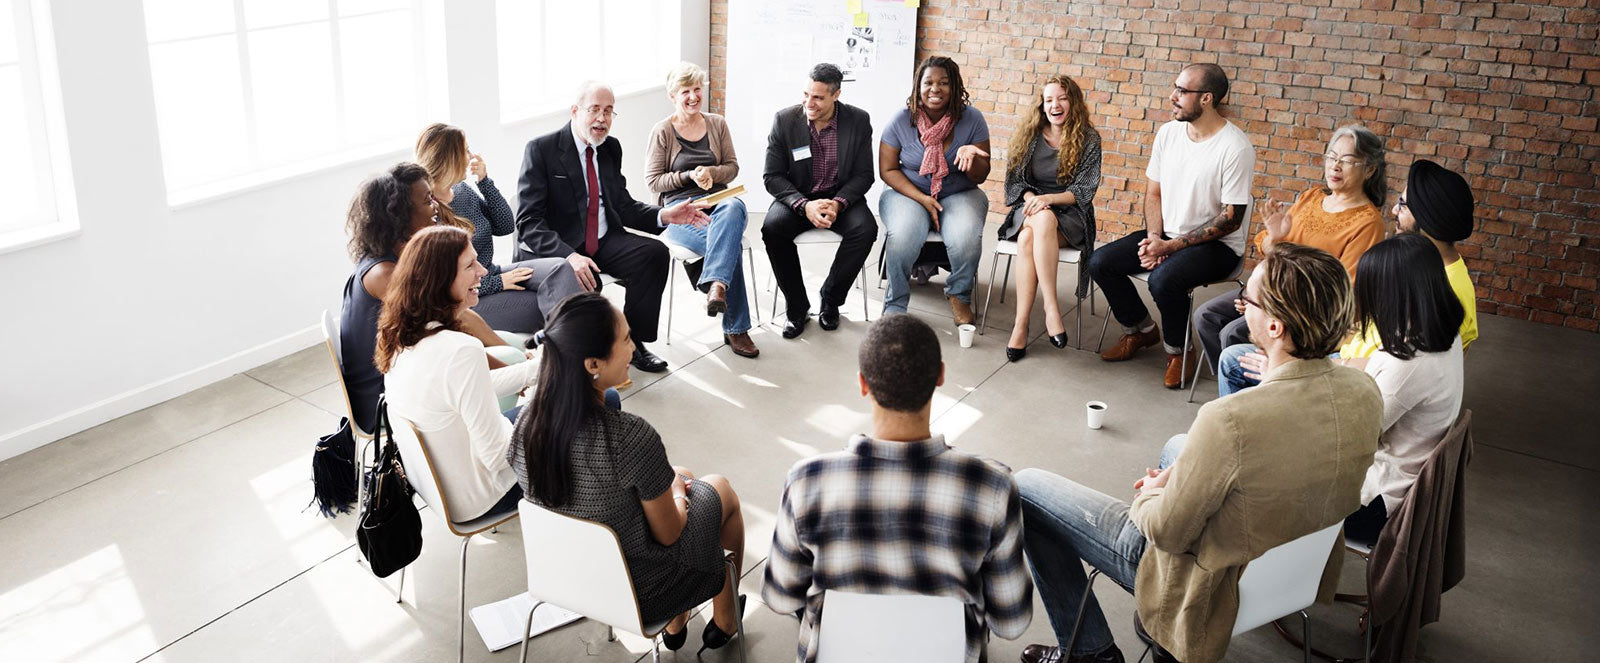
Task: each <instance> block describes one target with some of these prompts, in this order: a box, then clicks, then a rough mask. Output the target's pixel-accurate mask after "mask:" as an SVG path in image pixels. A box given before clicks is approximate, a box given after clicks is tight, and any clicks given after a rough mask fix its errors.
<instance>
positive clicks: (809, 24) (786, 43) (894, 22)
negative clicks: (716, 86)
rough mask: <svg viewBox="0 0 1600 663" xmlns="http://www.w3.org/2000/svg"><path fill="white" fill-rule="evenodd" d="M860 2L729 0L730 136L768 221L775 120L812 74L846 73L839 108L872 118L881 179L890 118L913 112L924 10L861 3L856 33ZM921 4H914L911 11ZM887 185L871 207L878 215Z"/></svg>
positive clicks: (877, 1) (873, 194) (749, 198)
mask: <svg viewBox="0 0 1600 663" xmlns="http://www.w3.org/2000/svg"><path fill="white" fill-rule="evenodd" d="M856 4H857V3H856V1H855V0H789V1H787V2H774V1H773V0H729V2H728V51H727V62H728V80H727V83H726V85H725V87H726V90H725V91H724V93H723V94H724V100H725V104H724V106H725V108H726V110H727V119H728V130H729V131H730V132H731V133H732V134H733V146H734V149H735V150H736V151H737V153H738V156H739V165H740V167H739V181H740V183H742V184H744V185H745V189H746V191H748V193H746V194H745V195H744V196H742V197H743V198H744V201H745V205H746V207H748V208H749V209H750V211H751V212H759V213H765V212H766V210H767V207H769V206H770V205H772V196H770V195H768V194H767V188H766V186H765V185H764V184H762V182H761V173H762V170H763V169H764V167H765V164H766V155H767V134H768V133H769V132H771V131H772V116H773V115H774V114H775V113H777V112H778V111H779V110H782V109H784V108H787V107H789V106H793V105H795V104H797V103H800V100H801V95H802V92H803V90H804V89H805V86H806V84H807V83H809V82H810V80H811V79H810V78H809V75H810V73H811V67H812V66H814V65H816V64H817V63H820V62H831V63H833V64H835V65H838V67H839V68H840V69H842V70H844V72H845V83H844V88H843V90H842V91H841V92H840V94H839V101H842V102H844V103H847V104H850V105H852V106H855V107H857V108H860V109H862V110H865V111H867V112H868V113H871V114H872V131H873V137H872V148H871V149H870V150H868V151H869V152H870V153H871V155H870V156H871V158H872V160H873V162H874V166H873V172H874V173H876V172H877V166H876V162H877V156H878V140H879V138H881V137H882V135H883V126H884V125H885V124H886V123H888V121H889V118H891V117H893V116H894V114H895V113H896V112H898V111H899V110H900V109H901V108H904V107H905V105H906V97H907V96H908V95H910V94H911V72H912V70H913V69H914V67H915V66H916V63H915V61H914V58H915V57H916V53H915V48H916V39H917V10H916V8H915V7H911V6H908V3H907V2H906V1H905V0H861V1H860V7H861V11H862V12H863V13H865V14H866V23H867V26H866V29H865V30H863V29H861V28H859V27H857V26H856V22H857V21H856V20H855V16H854V15H852V14H851V10H852V9H854V8H855V6H856ZM910 4H915V3H910ZM882 186H883V185H882V183H881V182H877V183H875V184H874V185H873V187H872V191H870V192H868V194H867V203H868V204H869V205H871V206H872V207H873V209H876V208H877V203H878V193H879V192H880V191H881V189H882Z"/></svg>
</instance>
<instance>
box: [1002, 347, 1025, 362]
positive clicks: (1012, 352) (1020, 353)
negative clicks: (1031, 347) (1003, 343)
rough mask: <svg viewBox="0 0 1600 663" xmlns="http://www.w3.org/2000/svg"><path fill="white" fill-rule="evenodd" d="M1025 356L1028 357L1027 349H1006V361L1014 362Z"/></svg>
mask: <svg viewBox="0 0 1600 663" xmlns="http://www.w3.org/2000/svg"><path fill="white" fill-rule="evenodd" d="M1026 356H1028V349H1027V348H1013V347H1007V348H1006V361H1010V362H1015V361H1018V360H1020V359H1022V358H1023V357H1026Z"/></svg>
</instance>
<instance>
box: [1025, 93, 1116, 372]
mask: <svg viewBox="0 0 1600 663" xmlns="http://www.w3.org/2000/svg"><path fill="white" fill-rule="evenodd" d="M1040 96H1041V102H1040V103H1038V104H1035V105H1034V106H1032V107H1030V109H1029V110H1027V111H1024V112H1023V114H1022V117H1021V118H1018V120H1017V129H1016V131H1015V132H1014V133H1013V134H1012V135H1011V144H1010V147H1009V149H1007V156H1008V157H1009V158H1010V160H1011V163H1010V164H1009V167H1008V168H1006V204H1007V205H1009V206H1010V207H1011V211H1010V213H1008V214H1007V215H1006V222H1005V224H1004V225H1003V226H1001V227H1000V239H1009V240H1015V241H1016V242H1017V257H1016V259H1015V260H1014V261H1013V263H1012V264H1013V268H1014V269H1015V270H1016V282H1017V319H1016V322H1015V324H1014V325H1013V326H1012V328H1011V339H1010V340H1009V341H1007V342H1006V359H1008V360H1010V361H1017V360H1018V359H1021V358H1022V357H1023V355H1024V354H1026V353H1027V346H1028V316H1029V315H1030V314H1032V313H1033V296H1034V292H1035V291H1037V292H1038V293H1039V294H1040V295H1041V296H1042V298H1043V299H1044V328H1045V332H1046V333H1048V334H1049V335H1050V344H1051V345H1054V346H1056V347H1058V348H1064V347H1067V330H1066V326H1065V325H1063V324H1062V321H1061V305H1060V303H1059V302H1057V301H1056V266H1057V265H1058V264H1059V262H1058V261H1059V256H1060V251H1059V249H1060V248H1061V247H1067V248H1073V249H1078V250H1080V251H1082V252H1083V255H1082V256H1081V258H1080V259H1079V261H1078V267H1079V269H1078V298H1079V299H1082V298H1083V296H1084V294H1085V287H1086V286H1087V284H1088V283H1089V279H1088V278H1087V277H1086V275H1085V273H1084V271H1083V266H1085V265H1088V264H1089V252H1090V250H1091V249H1092V248H1093V247H1094V232H1095V228H1094V194H1095V190H1096V189H1099V188H1100V133H1099V132H1097V131H1095V128H1094V125H1092V124H1090V123H1089V109H1088V107H1087V106H1086V105H1085V104H1084V101H1083V90H1081V89H1079V87H1078V84H1077V83H1076V82H1074V81H1073V80H1072V79H1071V78H1068V77H1066V76H1052V77H1050V78H1048V79H1046V80H1045V82H1044V85H1043V86H1042V88H1041V90H1040Z"/></svg>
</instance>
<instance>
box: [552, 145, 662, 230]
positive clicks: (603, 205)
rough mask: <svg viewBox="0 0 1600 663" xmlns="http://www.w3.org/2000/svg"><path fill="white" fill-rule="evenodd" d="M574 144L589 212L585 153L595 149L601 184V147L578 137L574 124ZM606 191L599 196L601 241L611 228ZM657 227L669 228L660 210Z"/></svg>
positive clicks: (595, 175) (587, 173) (595, 171)
mask: <svg viewBox="0 0 1600 663" xmlns="http://www.w3.org/2000/svg"><path fill="white" fill-rule="evenodd" d="M572 144H573V145H575V146H577V148H578V167H579V168H581V169H583V172H582V174H581V175H580V176H579V179H581V180H582V181H583V195H584V196H585V198H584V205H585V208H584V209H585V212H587V211H588V207H587V205H588V204H589V203H588V197H587V196H588V195H589V163H588V158H587V157H586V156H585V155H584V152H585V151H586V150H588V149H589V148H591V147H593V148H594V179H595V182H596V183H599V182H600V146H599V145H594V144H592V143H590V142H589V139H587V138H584V137H583V136H580V135H578V126H577V125H576V124H574V125H573V127H572ZM605 191H606V188H605V187H604V186H601V187H600V195H599V196H598V200H599V201H600V213H599V214H598V215H597V216H599V218H600V223H599V225H600V231H599V232H598V233H597V234H596V235H595V238H596V239H599V238H601V237H605V236H606V229H607V228H609V226H607V225H606V193H605ZM656 225H658V226H661V227H662V228H665V227H667V224H666V222H664V221H662V220H661V212H660V211H659V210H658V211H657V212H656ZM580 248H581V247H580Z"/></svg>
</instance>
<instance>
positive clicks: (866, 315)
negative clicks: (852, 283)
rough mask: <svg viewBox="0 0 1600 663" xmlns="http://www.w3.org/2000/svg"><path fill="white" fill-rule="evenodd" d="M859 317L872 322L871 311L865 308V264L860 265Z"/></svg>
mask: <svg viewBox="0 0 1600 663" xmlns="http://www.w3.org/2000/svg"><path fill="white" fill-rule="evenodd" d="M861 319H862V320H865V321H867V322H872V312H871V311H869V310H867V266H866V265H862V266H861Z"/></svg>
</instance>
